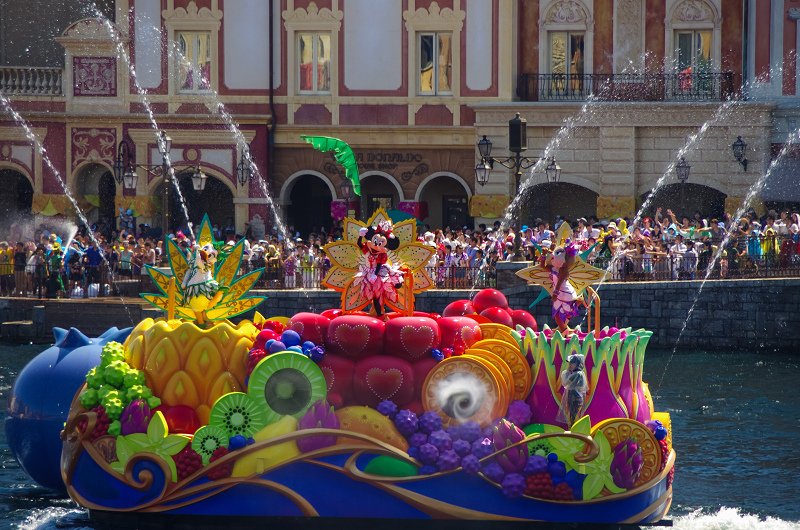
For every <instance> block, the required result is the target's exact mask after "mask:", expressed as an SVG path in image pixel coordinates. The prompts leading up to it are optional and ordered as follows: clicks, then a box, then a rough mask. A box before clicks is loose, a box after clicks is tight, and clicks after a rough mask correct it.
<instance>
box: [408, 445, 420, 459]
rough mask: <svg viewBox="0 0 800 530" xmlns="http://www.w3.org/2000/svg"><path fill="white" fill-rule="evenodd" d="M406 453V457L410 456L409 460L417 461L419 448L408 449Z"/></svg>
mask: <svg viewBox="0 0 800 530" xmlns="http://www.w3.org/2000/svg"><path fill="white" fill-rule="evenodd" d="M406 452H407V453H408V456H410V457H411V458H416V459H417V460H419V447H409V448H408V451H406Z"/></svg>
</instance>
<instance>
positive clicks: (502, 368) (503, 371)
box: [464, 348, 514, 396]
mask: <svg viewBox="0 0 800 530" xmlns="http://www.w3.org/2000/svg"><path fill="white" fill-rule="evenodd" d="M464 355H470V356H472V357H477V358H478V359H481V360H482V361H486V362H488V363H489V364H491V365H492V366H494V367H495V368H497V370H498V371H499V372H500V375H501V376H503V381H504V382H505V383H506V393H507V394H508V395H509V396H513V395H514V375H513V374H512V373H511V368H509V367H508V365H507V364H506V362H505V361H504V360H503V359H501V358H500V356H499V355H496V354H494V353H492V352H490V351H487V350H473V349H471V348H470V349H469V350H467V351H465V352H464Z"/></svg>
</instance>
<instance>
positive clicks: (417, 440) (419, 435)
mask: <svg viewBox="0 0 800 530" xmlns="http://www.w3.org/2000/svg"><path fill="white" fill-rule="evenodd" d="M426 443H428V435H427V434H425V433H424V432H415V433H414V434H412V435H411V436H409V437H408V445H410V446H411V447H421V446H423V445H425V444H426Z"/></svg>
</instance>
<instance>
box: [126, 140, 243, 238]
mask: <svg viewBox="0 0 800 530" xmlns="http://www.w3.org/2000/svg"><path fill="white" fill-rule="evenodd" d="M157 144H158V152H159V154H161V163H160V164H136V163H134V162H133V161H132V160H131V148H130V145H129V144H128V142H127V141H126V140H124V139H123V140H122V141H121V142H120V143H119V145H118V146H117V160H116V161H115V162H114V178H115V179H116V181H117V184H124V186H125V189H129V190H133V189H136V185H137V184H138V182H139V175H138V174H137V173H136V170H137V169H143V170H144V171H146V172H147V174H148V175H151V176H153V177H157V178H163V179H164V181H165V182H166V183H167V185H166V186H165V187H164V230H165V231H169V187H170V184H171V182H170V181H171V180H172V179H173V178H174V169H175V168H176V167H181V168H186V169H189V170H194V173H193V174H192V188H193V189H194V190H195V191H198V192H202V191H203V190H204V189H205V187H206V181H207V180H208V176H207V175H206V174H205V173H203V170H202V168H201V167H200V166H199V165H193V164H171V163H170V159H169V154H170V151H171V150H172V138H170V137H169V136H167V133H166V132H164V131H160V132H159V133H158V138H157ZM250 160H251V159H250V150H249V148H248V147H247V146H245V147H243V148H242V157H241V159H240V161H239V164H238V165H237V167H236V173H237V176H238V179H239V184H241V185H242V186H244V185H245V184H246V183H247V181H248V180H250V178H251V177H252V168H251V161H250ZM186 221H187V222H188V221H189V219H187V220H186Z"/></svg>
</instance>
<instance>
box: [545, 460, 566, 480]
mask: <svg viewBox="0 0 800 530" xmlns="http://www.w3.org/2000/svg"><path fill="white" fill-rule="evenodd" d="M547 472H548V473H550V477H551V478H564V476H565V475H566V474H567V466H566V464H564V462H548V463H547Z"/></svg>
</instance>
